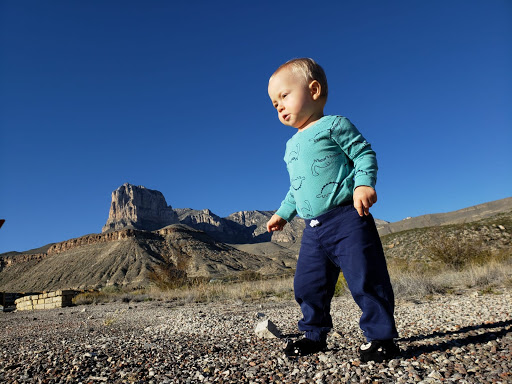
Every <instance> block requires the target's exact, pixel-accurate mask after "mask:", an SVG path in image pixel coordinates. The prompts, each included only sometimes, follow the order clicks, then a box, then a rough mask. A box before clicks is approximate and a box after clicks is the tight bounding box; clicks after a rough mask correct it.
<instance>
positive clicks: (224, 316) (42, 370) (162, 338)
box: [0, 290, 512, 383]
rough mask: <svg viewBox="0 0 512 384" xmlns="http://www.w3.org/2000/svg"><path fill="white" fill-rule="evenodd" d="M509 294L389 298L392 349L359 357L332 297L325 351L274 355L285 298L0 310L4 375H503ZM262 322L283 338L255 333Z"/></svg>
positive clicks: (162, 378)
mask: <svg viewBox="0 0 512 384" xmlns="http://www.w3.org/2000/svg"><path fill="white" fill-rule="evenodd" d="M511 304H512V300H511V292H510V291H506V290H505V291H503V292H501V293H500V294H488V295H477V294H476V293H473V294H470V293H468V294H464V295H449V296H440V297H433V298H431V299H429V300H424V301H421V302H420V301H416V302H407V301H403V302H399V303H398V304H397V309H396V320H397V327H398V330H399V333H400V336H401V338H400V339H399V340H398V343H399V345H400V347H401V349H402V351H403V356H402V357H400V358H398V359H394V360H391V361H387V362H384V363H382V364H376V363H364V364H363V363H361V362H360V360H359V359H358V356H357V348H358V347H359V345H360V344H361V343H363V342H364V340H363V338H362V335H361V332H360V330H359V327H358V324H357V321H358V318H359V316H360V311H359V309H358V308H357V306H356V305H355V304H354V303H353V301H352V299H351V298H350V297H339V298H335V299H334V301H333V305H332V313H333V321H334V324H335V329H334V330H333V332H331V334H329V338H328V347H329V350H328V351H327V352H325V353H319V354H316V355H313V356H307V357H301V358H293V359H289V358H286V357H285V356H284V354H283V352H282V349H283V347H284V345H285V342H286V339H285V338H288V339H294V338H296V337H298V336H299V335H298V334H297V328H296V323H297V321H298V319H299V318H300V311H299V308H298V306H297V304H296V303H295V302H293V301H282V300H268V301H266V302H264V303H249V304H247V303H242V302H229V303H209V304H190V305H184V306H177V305H176V304H174V303H172V302H164V301H151V302H144V303H112V304H104V305H91V306H76V307H69V308H60V309H55V310H43V311H33V312H11V313H0V382H7V383H342V382H347V383H440V382H446V383H452V382H453V383H455V382H457V383H510V382H512V373H511V372H512V330H511V328H512V305H511ZM263 319H270V320H271V321H272V322H273V323H275V324H276V325H277V327H278V328H279V330H280V331H281V332H282V333H283V334H284V335H285V336H284V337H285V338H282V339H259V338H257V337H256V336H255V334H254V329H255V326H256V324H257V323H258V322H260V321H262V320H263Z"/></svg>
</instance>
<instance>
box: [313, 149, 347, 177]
mask: <svg viewBox="0 0 512 384" xmlns="http://www.w3.org/2000/svg"><path fill="white" fill-rule="evenodd" d="M340 155H341V153H335V154H332V155H327V156H325V157H323V158H321V159H315V160H313V164H312V165H311V173H312V174H313V176H319V175H320V174H319V173H318V168H320V169H322V168H327V167H328V166H329V165H331V164H332V163H333V162H334V159H335V158H336V157H338V156H340Z"/></svg>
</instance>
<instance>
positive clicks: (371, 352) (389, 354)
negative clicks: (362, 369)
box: [359, 340, 400, 363]
mask: <svg viewBox="0 0 512 384" xmlns="http://www.w3.org/2000/svg"><path fill="white" fill-rule="evenodd" d="M398 355H400V348H398V346H397V345H396V344H395V342H394V341H393V340H372V341H370V342H369V343H367V344H363V345H361V347H360V348H359V357H360V359H361V361H362V362H364V363H366V362H368V361H375V362H376V363H382V362H383V361H384V360H391V359H393V358H395V357H396V356H398Z"/></svg>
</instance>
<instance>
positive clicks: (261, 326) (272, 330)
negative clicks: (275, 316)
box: [254, 320, 281, 339]
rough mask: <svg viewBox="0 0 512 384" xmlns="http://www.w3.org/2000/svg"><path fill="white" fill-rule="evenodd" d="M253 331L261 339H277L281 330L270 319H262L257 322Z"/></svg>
mask: <svg viewBox="0 0 512 384" xmlns="http://www.w3.org/2000/svg"><path fill="white" fill-rule="evenodd" d="M254 333H256V336H258V337H259V338H262V339H277V338H280V337H281V332H280V331H279V329H277V326H276V325H275V324H274V323H273V322H272V321H270V320H264V321H262V322H260V323H258V325H256V329H255V331H254Z"/></svg>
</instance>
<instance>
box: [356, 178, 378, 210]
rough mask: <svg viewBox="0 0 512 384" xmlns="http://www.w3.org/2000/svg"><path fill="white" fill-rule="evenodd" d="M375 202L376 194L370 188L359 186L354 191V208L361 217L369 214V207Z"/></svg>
mask: <svg viewBox="0 0 512 384" xmlns="http://www.w3.org/2000/svg"><path fill="white" fill-rule="evenodd" d="M376 202H377V192H375V189H373V188H372V187H368V186H366V185H360V186H359V187H357V188H356V189H355V190H354V208H355V209H356V210H357V213H359V216H361V217H363V214H364V215H366V216H368V215H369V214H370V207H371V206H372V205H373V204H375V203H376Z"/></svg>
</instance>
